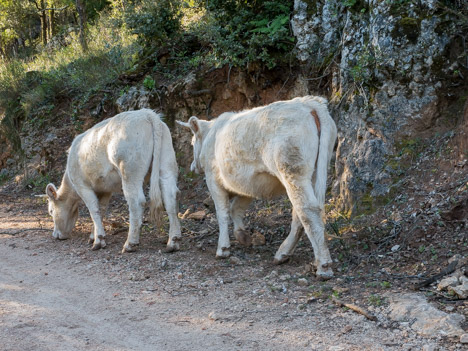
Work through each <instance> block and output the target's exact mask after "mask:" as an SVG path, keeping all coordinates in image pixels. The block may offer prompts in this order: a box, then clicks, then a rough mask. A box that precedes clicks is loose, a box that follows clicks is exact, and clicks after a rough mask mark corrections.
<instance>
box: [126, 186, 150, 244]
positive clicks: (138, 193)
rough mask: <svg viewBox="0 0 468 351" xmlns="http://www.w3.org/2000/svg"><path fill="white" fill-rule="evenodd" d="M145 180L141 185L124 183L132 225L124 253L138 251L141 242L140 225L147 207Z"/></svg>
mask: <svg viewBox="0 0 468 351" xmlns="http://www.w3.org/2000/svg"><path fill="white" fill-rule="evenodd" d="M142 186H143V181H141V186H137V185H132V184H128V183H125V182H124V183H123V184H122V189H123V193H124V196H125V199H126V200H127V204H128V212H129V217H130V218H129V222H130V227H129V230H128V236H127V241H126V242H125V244H124V246H123V249H122V253H125V252H133V251H136V249H137V247H138V245H139V244H140V227H141V223H142V217H143V209H144V208H145V203H146V199H145V194H144V193H143V187H142Z"/></svg>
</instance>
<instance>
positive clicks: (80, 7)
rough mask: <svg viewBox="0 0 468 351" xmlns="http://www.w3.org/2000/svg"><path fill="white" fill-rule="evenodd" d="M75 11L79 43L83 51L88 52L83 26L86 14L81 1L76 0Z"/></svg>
mask: <svg viewBox="0 0 468 351" xmlns="http://www.w3.org/2000/svg"><path fill="white" fill-rule="evenodd" d="M76 10H77V12H78V17H79V21H80V43H81V48H82V49H83V51H85V52H86V51H88V43H87V42H86V33H85V24H86V12H85V8H84V4H83V0H76Z"/></svg>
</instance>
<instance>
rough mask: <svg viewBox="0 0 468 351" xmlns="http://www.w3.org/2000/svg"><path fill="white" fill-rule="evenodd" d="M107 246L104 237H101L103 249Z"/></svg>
mask: <svg viewBox="0 0 468 351" xmlns="http://www.w3.org/2000/svg"><path fill="white" fill-rule="evenodd" d="M106 246H107V244H106V242H105V241H104V239H101V249H103V248H105V247H106Z"/></svg>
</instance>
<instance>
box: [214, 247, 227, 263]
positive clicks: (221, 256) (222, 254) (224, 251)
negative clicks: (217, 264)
mask: <svg viewBox="0 0 468 351" xmlns="http://www.w3.org/2000/svg"><path fill="white" fill-rule="evenodd" d="M230 255H231V252H230V251H229V248H228V247H223V248H221V249H220V250H218V251H216V258H217V259H219V260H221V259H224V258H228V257H229V256H230Z"/></svg>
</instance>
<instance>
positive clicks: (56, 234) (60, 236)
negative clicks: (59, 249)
mask: <svg viewBox="0 0 468 351" xmlns="http://www.w3.org/2000/svg"><path fill="white" fill-rule="evenodd" d="M52 236H53V237H54V238H55V239H58V240H65V239H68V234H64V233H62V232H60V231H58V230H56V229H54V231H53V233H52Z"/></svg>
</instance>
